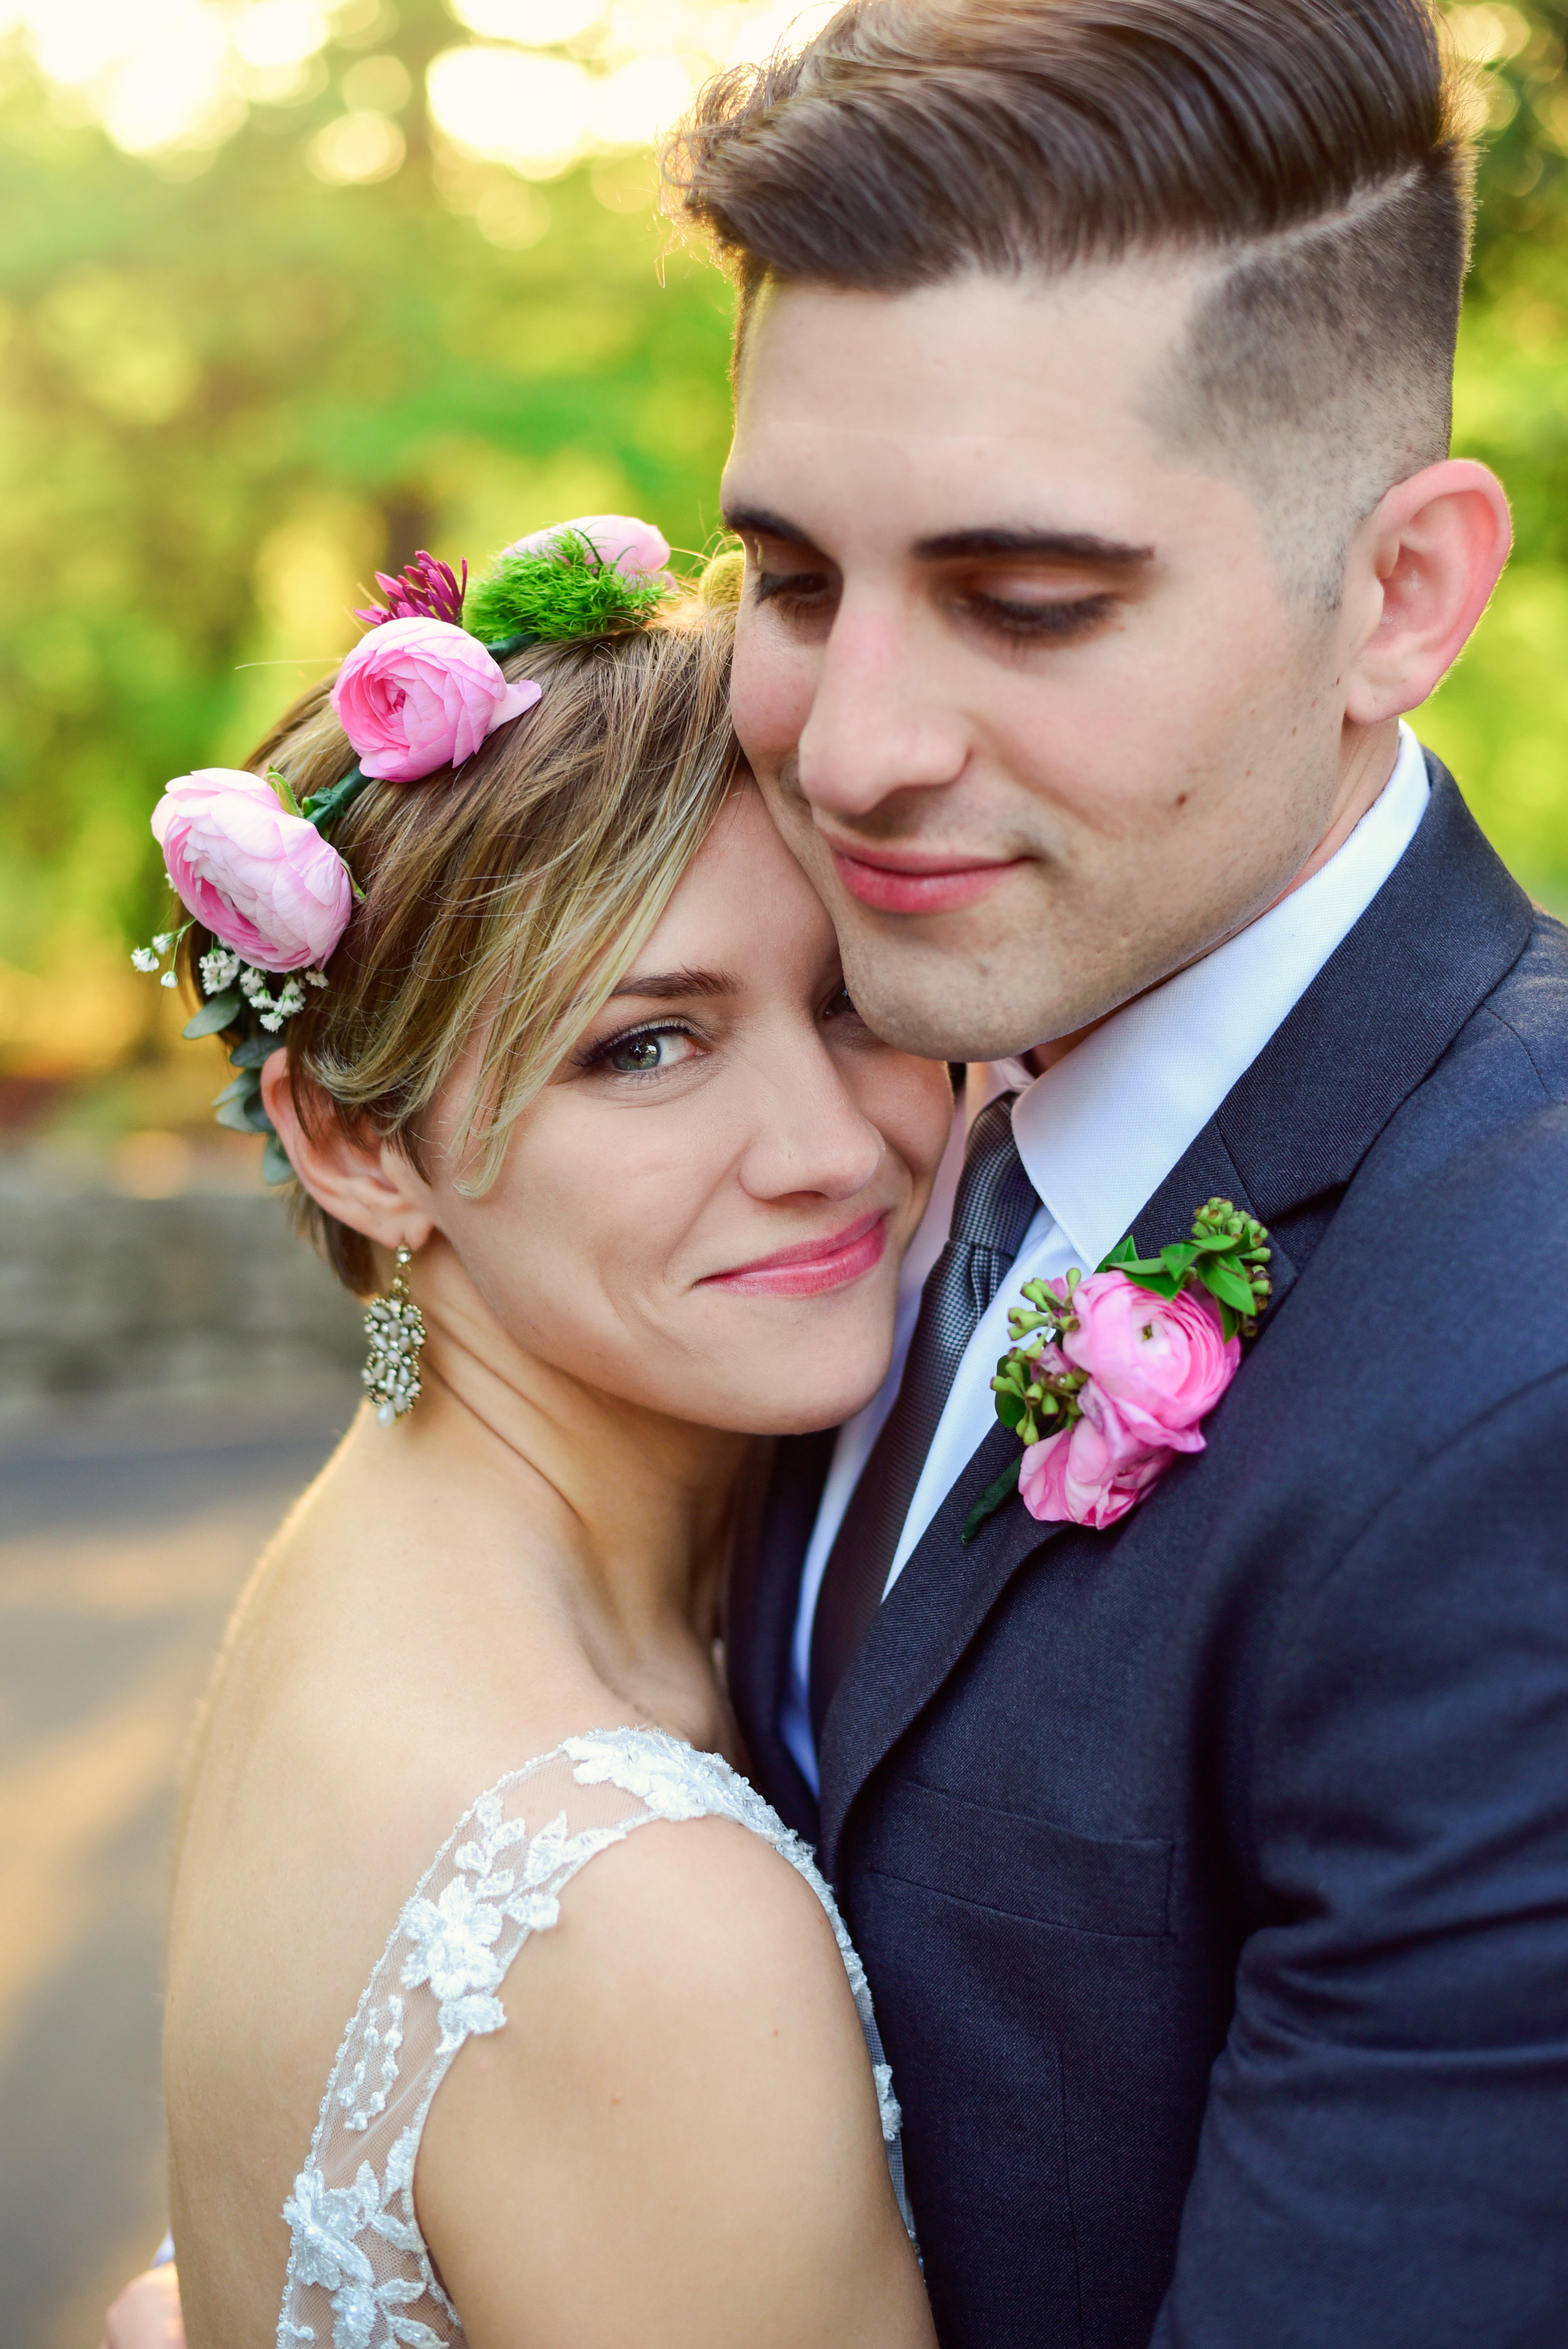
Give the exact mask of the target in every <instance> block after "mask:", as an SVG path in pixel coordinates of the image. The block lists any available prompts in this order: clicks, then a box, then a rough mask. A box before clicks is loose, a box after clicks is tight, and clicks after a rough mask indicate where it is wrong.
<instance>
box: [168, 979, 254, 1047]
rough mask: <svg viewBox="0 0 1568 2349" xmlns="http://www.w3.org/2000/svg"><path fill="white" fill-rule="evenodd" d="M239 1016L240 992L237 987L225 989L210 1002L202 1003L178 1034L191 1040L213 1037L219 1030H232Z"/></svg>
mask: <svg viewBox="0 0 1568 2349" xmlns="http://www.w3.org/2000/svg"><path fill="white" fill-rule="evenodd" d="M239 1016H240V990H239V988H237V987H230V988H225V989H224V991H223V993H222V995H214V996H213V997H212V998H211V1001H210V1002H207V1003H204V1004H203V1005H202V1006H201V1010H200V1011H198V1012H197V1013H196V1015H195V1017H194V1018H193V1019H188V1020H187V1021H186V1022H185V1025H184V1027H183V1028H182V1029H181V1031H180V1032H181V1035H183V1036H188V1037H191V1038H192V1039H193V1038H195V1037H197V1036H215V1035H216V1034H217V1033H218V1030H219V1029H220V1028H232V1026H233V1025H234V1022H235V1021H236V1020H237V1019H238V1018H239Z"/></svg>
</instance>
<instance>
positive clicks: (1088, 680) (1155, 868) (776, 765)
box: [727, 264, 1393, 1059]
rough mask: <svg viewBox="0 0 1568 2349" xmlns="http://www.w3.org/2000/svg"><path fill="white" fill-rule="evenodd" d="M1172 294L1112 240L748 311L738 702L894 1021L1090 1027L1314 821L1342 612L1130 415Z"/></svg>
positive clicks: (734, 479)
mask: <svg viewBox="0 0 1568 2349" xmlns="http://www.w3.org/2000/svg"><path fill="white" fill-rule="evenodd" d="M1190 300H1191V283H1190V282H1184V281H1183V279H1182V278H1181V275H1180V274H1179V273H1173V272H1170V271H1167V272H1166V273H1165V274H1163V275H1162V276H1161V275H1157V274H1154V273H1152V272H1151V271H1150V270H1149V269H1147V268H1143V267H1140V266H1136V265H1133V264H1128V265H1125V266H1123V267H1121V268H1119V269H1117V270H1114V271H1107V270H1102V271H1097V272H1093V273H1090V272H1083V273H1079V274H1077V275H1075V276H1074V277H1071V278H1069V279H1067V280H1063V281H1056V282H1054V283H1052V284H1049V285H1046V284H1035V285H1027V286H1023V287H1020V286H1019V285H1017V284H1016V283H1006V284H1004V283H999V282H997V281H994V280H985V279H970V280H966V281H964V282H962V283H959V284H955V285H944V286H938V287H934V288H931V289H929V290H925V291H923V292H920V293H917V294H915V295H899V296H891V297H889V296H877V295H852V294H851V295H845V294H839V293H832V292H828V291H826V290H824V289H820V288H796V289H789V291H787V292H785V293H783V294H780V295H773V296H771V297H770V298H769V300H768V301H767V302H766V303H765V304H764V305H759V308H758V313H757V314H756V315H755V316H754V317H753V320H752V326H751V331H750V333H749V335H748V349H747V355H746V361H745V366H744V369H743V374H742V381H741V398H740V405H739V418H738V432H737V443H736V450H735V453H734V456H733V457H732V460H731V466H730V471H729V474H728V476H727V502H728V503H729V505H730V508H731V510H732V511H734V510H736V509H740V510H741V526H742V529H743V532H744V533H745V535H746V536H747V540H748V554H749V555H750V557H751V567H750V577H749V580H748V595H747V601H746V603H745V605H744V606H743V609H742V614H741V618H740V625H739V631H738V647H737V665H736V686H735V709H736V719H737V724H738V728H739V730H740V733H741V738H742V740H743V742H744V744H745V746H746V748H747V750H748V755H749V756H750V758H751V760H752V762H753V765H754V767H755V769H756V771H757V772H758V777H759V780H760V781H761V782H762V785H763V788H764V790H765V791H766V792H767V793H768V796H769V803H770V805H771V806H772V808H773V812H774V814H775V816H776V818H777V820H778V821H779V824H780V827H781V829H782V830H783V832H784V833H785V836H786V837H787V838H788V839H789V842H790V844H791V846H792V847H793V848H794V850H795V852H796V854H798V855H799V857H800V859H801V862H802V863H803V864H805V865H806V867H807V869H808V871H809V872H810V874H811V876H812V878H813V880H814V881H815V882H816V884H817V885H818V887H819V889H820V891H821V893H822V895H823V896H824V898H825V899H826V901H827V903H828V905H829V906H830V909H831V911H832V914H833V916H834V919H835V922H836V923H837V925H838V927H839V931H840V936H841V943H842V947H843V951H844V958H845V970H846V978H847V980H848V983H849V985H850V987H851V992H852V993H853V994H854V996H855V999H856V1000H857V1003H858V1004H859V1006H860V1008H861V1012H862V1014H863V1015H864V1016H865V1017H866V1019H868V1020H869V1021H870V1022H871V1024H872V1027H873V1028H875V1029H877V1030H879V1031H880V1032H882V1033H883V1034H884V1035H886V1036H887V1037H888V1038H889V1039H890V1040H893V1041H896V1042H898V1043H901V1044H903V1045H904V1046H905V1047H906V1048H908V1049H911V1050H918V1051H925V1052H929V1053H932V1054H934V1055H938V1056H941V1057H947V1058H973V1059H982V1058H995V1057H996V1056H997V1055H999V1054H1001V1053H1003V1052H1006V1051H1012V1050H1021V1049H1024V1048H1026V1047H1028V1046H1031V1045H1035V1044H1037V1043H1039V1042H1041V1041H1043V1040H1047V1039H1050V1038H1057V1037H1063V1036H1067V1035H1069V1034H1071V1033H1074V1032H1076V1031H1078V1030H1081V1029H1083V1028H1085V1027H1086V1026H1088V1025H1091V1024H1092V1023H1093V1022H1094V1021H1095V1020H1096V1019H1099V1018H1102V1017H1104V1016H1105V1014H1106V1013H1108V1012H1109V1011H1110V1010H1111V1009H1115V1007H1116V1006H1117V1005H1118V1004H1119V1003H1121V1002H1125V1001H1126V1000H1128V999H1130V997H1132V996H1134V995H1136V994H1139V993H1140V992H1142V991H1143V990H1144V989H1145V988H1148V987H1150V986H1151V985H1154V984H1156V983H1157V982H1158V981H1159V980H1160V979H1161V978H1164V977H1166V976H1167V975H1169V973H1171V971H1173V970H1175V969H1178V968H1181V967H1182V966H1183V965H1184V964H1186V963H1188V962H1190V961H1191V960H1192V959H1194V958H1195V957H1197V956H1199V955H1201V954H1202V953H1203V952H1205V951H1207V950H1208V949H1209V948H1210V947H1212V946H1213V945H1215V944H1217V943H1218V942H1219V941H1220V940H1221V939H1222V937H1224V936H1229V935H1231V934H1232V933H1233V931H1234V930H1235V929H1237V928H1239V927H1241V926H1243V925H1244V923H1245V922H1247V921H1249V920H1251V919H1252V918H1253V917H1254V916H1255V915H1256V914H1258V913H1260V912H1261V911H1262V910H1264V907H1265V906H1266V905H1268V904H1270V903H1272V902H1273V901H1274V899H1275V898H1276V897H1277V896H1279V895H1281V894H1282V892H1283V891H1284V890H1285V889H1286V888H1288V887H1289V886H1290V885H1291V882H1292V880H1293V878H1294V877H1295V874H1297V873H1298V872H1299V871H1300V870H1301V868H1302V867H1303V865H1304V864H1305V862H1306V861H1307V859H1308V858H1309V857H1310V856H1311V855H1312V853H1313V850H1314V848H1315V845H1316V844H1317V843H1318V842H1319V841H1320V840H1321V839H1322V837H1323V835H1324V833H1325V832H1326V830H1327V829H1328V828H1329V827H1330V826H1331V825H1332V824H1333V823H1334V820H1335V817H1336V812H1337V801H1338V798H1339V797H1340V796H1341V794H1342V792H1343V790H1344V788H1345V786H1346V741H1345V733H1344V726H1343V703H1342V701H1340V700H1336V669H1337V667H1339V666H1340V661H1339V658H1338V656H1339V655H1340V652H1341V647H1340V645H1339V643H1338V642H1337V638H1338V637H1339V636H1340V635H1341V634H1342V633H1343V631H1344V628H1345V626H1346V620H1345V615H1344V613H1343V612H1342V611H1341V612H1338V613H1326V612H1325V611H1324V610H1323V609H1322V607H1321V605H1319V606H1317V607H1316V608H1313V607H1311V606H1309V605H1304V604H1303V603H1302V602H1301V601H1300V600H1299V599H1295V600H1293V599H1292V598H1291V597H1290V596H1289V595H1287V594H1286V592H1285V590H1284V586H1283V585H1282V583H1281V580H1280V578H1279V576H1278V572H1277V567H1276V564H1275V562H1274V550H1273V549H1272V547H1271V545H1270V543H1269V538H1268V534H1267V531H1266V527H1265V523H1264V517H1263V515H1262V514H1261V513H1260V512H1259V509H1258V507H1257V505H1256V504H1255V503H1254V502H1253V499H1252V498H1251V497H1250V496H1249V495H1248V494H1247V492H1245V491H1244V490H1243V488H1242V487H1241V486H1239V484H1238V483H1236V482H1235V481H1231V480H1227V479H1225V478H1224V477H1223V476H1222V475H1220V474H1217V473H1214V472H1211V471H1201V470H1200V469H1199V468H1198V467H1197V466H1196V465H1195V464H1192V463H1186V464H1181V463H1177V462H1175V461H1173V460H1172V459H1171V455H1170V453H1169V450H1167V449H1166V448H1165V447H1164V446H1163V445H1162V444H1161V438H1160V436H1159V434H1158V433H1157V431H1156V430H1155V429H1154V427H1153V426H1152V425H1151V423H1150V420H1149V417H1148V415H1147V413H1146V407H1147V401H1146V398H1145V396H1144V395H1145V388H1146V385H1147V383H1148V381H1149V379H1150V375H1151V373H1155V372H1157V371H1158V369H1159V367H1160V366H1161V361H1162V360H1168V357H1169V353H1170V351H1171V346H1172V343H1173V341H1174V339H1175V337H1176V336H1177V335H1178V334H1179V332H1180V330H1181V325H1182V322H1183V319H1184V317H1185V316H1186V313H1187V310H1188V308H1189V305H1190ZM759 511H760V513H761V516H762V519H763V521H764V523H766V522H767V521H768V520H769V518H776V519H777V522H778V523H779V525H780V528H779V529H778V530H774V531H769V529H768V528H766V527H764V528H760V529H758V528H754V527H753V526H752V521H751V518H752V517H755V516H756V515H757V514H758V512H759ZM786 533H787V534H786ZM988 539H989V540H995V541H997V542H998V543H997V545H996V546H995V550H994V551H986V546H985V542H986V541H987V540H988ZM1003 542H1006V543H1003ZM1031 543H1039V544H1040V545H1042V546H1044V547H1045V548H1046V550H1047V551H1046V552H1045V553H1044V554H1031V553H1030V552H1028V551H1027V550H1028V547H1029V545H1030V544H1031ZM953 546H958V547H960V548H969V549H974V548H979V549H980V552H978V553H974V554H959V555H958V556H955V557H954V556H950V555H949V554H946V553H945V552H944V550H946V549H948V548H951V547H953ZM1019 547H1022V548H1023V549H1024V550H1025V551H1023V552H1018V551H1010V548H1011V549H1013V550H1016V549H1017V548H1019ZM1064 547H1065V548H1068V549H1069V550H1071V549H1072V548H1074V547H1081V548H1083V549H1086V550H1087V552H1086V553H1085V554H1083V555H1081V556H1076V555H1074V554H1071V553H1070V552H1069V553H1068V554H1067V555H1063V554H1061V552H1060V549H1061V548H1064ZM1097 549H1103V550H1109V554H1101V555H1097V554H1096V550H1097ZM933 550H935V551H934V552H933ZM1132 557H1136V558H1137V559H1136V560H1132V559H1130V558H1132ZM799 581H804V582H805V583H806V586H805V589H804V592H803V593H801V594H797V593H796V590H795V585H794V583H797V582H799ZM1355 617H1356V615H1352V616H1351V620H1352V625H1353V624H1354V619H1355ZM1381 731H1383V732H1384V733H1386V735H1387V743H1386V744H1385V745H1383V746H1382V748H1386V749H1387V758H1386V759H1384V760H1382V764H1383V767H1384V771H1385V772H1386V771H1387V767H1388V766H1390V765H1391V763H1392V757H1393V728H1392V723H1391V721H1390V722H1389V724H1388V725H1387V727H1386V728H1385V729H1383V730H1381ZM1370 747H1371V749H1372V750H1373V763H1374V764H1376V763H1377V761H1378V760H1379V759H1380V758H1381V748H1379V746H1377V745H1376V744H1374V745H1372V746H1370ZM1362 763H1364V762H1363V761H1357V765H1360V764H1362ZM1382 780H1383V776H1382V775H1381V774H1379V775H1377V778H1376V781H1373V782H1372V783H1371V785H1370V794H1371V795H1372V796H1375V795H1376V790H1377V788H1378V787H1380V784H1381V781H1382ZM1363 787H1364V788H1365V783H1364V784H1363ZM912 868H913V872H912Z"/></svg>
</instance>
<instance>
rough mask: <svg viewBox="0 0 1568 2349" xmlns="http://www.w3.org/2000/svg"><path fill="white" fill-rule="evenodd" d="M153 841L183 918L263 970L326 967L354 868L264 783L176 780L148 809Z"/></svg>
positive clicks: (229, 778)
mask: <svg viewBox="0 0 1568 2349" xmlns="http://www.w3.org/2000/svg"><path fill="white" fill-rule="evenodd" d="M152 836H153V838H154V840H156V841H157V842H158V843H159V845H160V848H161V849H162V851H163V862H164V864H166V865H167V866H168V868H169V878H170V881H172V882H173V884H174V886H175V888H176V889H177V890H178V891H179V893H180V897H181V903H182V904H183V905H184V906H185V908H186V910H187V912H188V913H191V914H194V915H195V916H196V919H197V920H198V921H199V922H201V923H203V924H204V925H205V926H206V927H207V928H208V929H210V930H211V933H212V935H213V936H214V937H217V938H222V941H223V944H224V945H225V946H226V947H232V948H233V950H234V952H235V953H236V954H237V955H240V956H242V957H243V959H244V960H245V961H246V962H248V963H253V964H254V965H255V967H256V968H257V969H258V970H304V969H305V968H309V967H311V966H315V965H319V964H321V963H324V962H325V960H326V958H327V957H328V955H329V954H331V952H332V950H333V948H334V947H335V945H336V944H337V941H338V939H339V938H340V937H341V936H343V933H344V931H345V930H346V927H347V926H348V917H349V915H350V914H351V913H352V912H353V911H354V890H353V885H352V884H351V883H350V881H349V877H348V867H347V866H346V864H345V863H344V861H343V859H342V857H341V856H339V854H338V853H337V851H336V849H335V848H334V847H332V846H331V845H330V843H328V842H326V841H325V840H323V838H322V836H321V834H320V833H319V832H317V830H316V828H315V825H314V824H313V823H305V822H304V818H303V817H301V816H297V815H290V814H289V812H288V811H287V809H286V808H284V806H283V805H282V803H281V802H280V801H279V799H278V796H277V793H276V792H274V791H273V787H272V785H271V784H270V783H265V782H263V781H262V779H261V777H260V776H259V775H247V774H242V773H240V772H239V771H237V770H235V769H234V768H232V767H199V768H198V769H197V771H196V772H195V773H194V774H193V775H178V776H176V778H175V780H174V781H173V782H171V783H170V785H169V786H168V788H167V789H166V790H165V792H164V794H163V797H162V798H161V799H160V801H159V802H158V805H157V806H156V807H155V808H154V809H153V811H152Z"/></svg>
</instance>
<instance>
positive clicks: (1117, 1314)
mask: <svg viewBox="0 0 1568 2349" xmlns="http://www.w3.org/2000/svg"><path fill="white" fill-rule="evenodd" d="M1073 1310H1074V1312H1075V1314H1076V1315H1077V1317H1078V1328H1077V1329H1076V1330H1068V1333H1067V1335H1066V1336H1065V1337H1064V1338H1063V1339H1062V1340H1061V1348H1062V1351H1063V1353H1064V1354H1066V1355H1067V1357H1068V1361H1071V1362H1075V1363H1076V1364H1077V1365H1078V1369H1079V1370H1080V1371H1088V1374H1089V1378H1090V1381H1092V1383H1093V1385H1094V1386H1095V1387H1096V1388H1098V1390H1099V1392H1100V1394H1101V1395H1103V1396H1105V1397H1106V1398H1107V1400H1108V1401H1109V1402H1113V1403H1114V1404H1115V1405H1116V1409H1117V1413H1118V1414H1119V1419H1120V1421H1121V1423H1123V1424H1124V1425H1125V1426H1126V1427H1127V1429H1128V1430H1129V1432H1130V1433H1132V1434H1134V1435H1136V1436H1139V1437H1140V1438H1141V1439H1142V1440H1143V1441H1144V1442H1146V1443H1149V1444H1161V1445H1163V1446H1165V1448H1166V1449H1167V1450H1170V1451H1172V1452H1201V1451H1202V1448H1203V1439H1202V1436H1201V1435H1199V1434H1198V1433H1197V1428H1198V1423H1199V1421H1200V1420H1202V1419H1205V1418H1206V1417H1207V1416H1208V1414H1209V1413H1210V1412H1212V1410H1213V1408H1214V1405H1215V1404H1216V1403H1217V1402H1219V1400H1220V1397H1221V1396H1222V1394H1223V1393H1224V1392H1225V1389H1226V1388H1227V1387H1228V1386H1229V1385H1230V1383H1231V1381H1232V1380H1233V1378H1234V1377H1235V1375H1236V1371H1237V1369H1238V1367H1239V1366H1240V1363H1241V1359H1242V1341H1241V1340H1240V1339H1239V1338H1227V1337H1226V1336H1225V1333H1224V1329H1223V1325H1222V1322H1221V1319H1220V1309H1219V1307H1218V1305H1217V1304H1216V1303H1215V1302H1214V1299H1212V1297H1210V1296H1209V1295H1208V1294H1207V1293H1202V1294H1199V1295H1194V1294H1193V1293H1192V1291H1191V1290H1190V1289H1181V1290H1179V1291H1178V1292H1177V1294H1176V1295H1175V1296H1174V1297H1157V1296H1156V1295H1155V1294H1154V1292H1153V1290H1152V1289H1149V1288H1139V1287H1138V1285H1137V1283H1136V1281H1132V1280H1129V1278H1127V1275H1126V1274H1125V1273H1122V1272H1097V1273H1093V1274H1091V1275H1090V1277H1089V1278H1088V1280H1085V1281H1080V1283H1079V1284H1078V1288H1077V1290H1076V1291H1075V1292H1074V1296H1073ZM1085 1392H1088V1390H1085Z"/></svg>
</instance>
